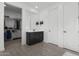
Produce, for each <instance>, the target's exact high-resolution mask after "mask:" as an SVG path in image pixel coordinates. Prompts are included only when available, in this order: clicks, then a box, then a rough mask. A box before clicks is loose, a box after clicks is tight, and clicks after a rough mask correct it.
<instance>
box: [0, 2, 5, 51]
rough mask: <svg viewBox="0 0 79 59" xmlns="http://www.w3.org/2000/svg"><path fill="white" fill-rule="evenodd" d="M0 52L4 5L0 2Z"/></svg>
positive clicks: (0, 48)
mask: <svg viewBox="0 0 79 59" xmlns="http://www.w3.org/2000/svg"><path fill="white" fill-rule="evenodd" d="M0 16H1V17H0V51H3V50H4V5H3V3H1V2H0Z"/></svg>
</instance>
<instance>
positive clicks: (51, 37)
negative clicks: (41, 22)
mask: <svg viewBox="0 0 79 59" xmlns="http://www.w3.org/2000/svg"><path fill="white" fill-rule="evenodd" d="M57 20H58V8H54V9H52V10H50V11H49V13H48V42H49V43H53V44H58V30H57V27H58V23H57V22H58V21H57Z"/></svg>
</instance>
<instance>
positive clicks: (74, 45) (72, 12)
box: [63, 2, 79, 51]
mask: <svg viewBox="0 0 79 59" xmlns="http://www.w3.org/2000/svg"><path fill="white" fill-rule="evenodd" d="M77 18H78V4H77V3H75V2H70V3H65V4H64V31H63V32H64V47H65V48H68V49H71V50H74V51H79V39H78V19H77Z"/></svg>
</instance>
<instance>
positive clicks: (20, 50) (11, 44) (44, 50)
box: [0, 39, 79, 56]
mask: <svg viewBox="0 0 79 59" xmlns="http://www.w3.org/2000/svg"><path fill="white" fill-rule="evenodd" d="M5 48H6V49H5V51H3V52H0V56H78V55H79V53H76V52H72V51H69V50H67V49H63V48H60V47H58V46H56V45H53V44H49V43H44V42H41V43H38V44H35V45H32V46H28V45H24V46H22V45H21V43H20V39H18V40H12V41H7V42H5Z"/></svg>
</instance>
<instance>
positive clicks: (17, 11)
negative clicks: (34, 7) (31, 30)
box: [4, 3, 22, 49]
mask: <svg viewBox="0 0 79 59" xmlns="http://www.w3.org/2000/svg"><path fill="white" fill-rule="evenodd" d="M21 11H22V9H21V8H18V7H16V6H13V5H10V4H7V3H5V7H4V46H5V49H6V48H7V47H9V46H10V45H12V44H15V42H16V44H21V30H22V28H21V27H22V26H21V23H22V13H21Z"/></svg>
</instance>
